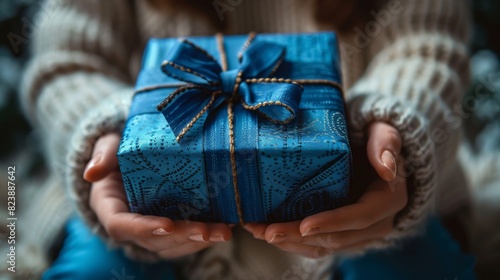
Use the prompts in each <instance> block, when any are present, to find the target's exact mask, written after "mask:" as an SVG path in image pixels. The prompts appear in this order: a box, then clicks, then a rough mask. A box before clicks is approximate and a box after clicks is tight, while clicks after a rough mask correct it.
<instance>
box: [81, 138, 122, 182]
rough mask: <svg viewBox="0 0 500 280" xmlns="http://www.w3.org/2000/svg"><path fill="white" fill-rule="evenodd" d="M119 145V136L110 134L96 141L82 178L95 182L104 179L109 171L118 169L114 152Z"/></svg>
mask: <svg viewBox="0 0 500 280" xmlns="http://www.w3.org/2000/svg"><path fill="white" fill-rule="evenodd" d="M119 144H120V135H118V134H116V133H111V134H107V135H104V136H102V137H101V138H99V139H98V140H97V142H96V143H95V145H94V151H93V152H92V158H91V159H90V161H89V162H88V164H87V167H86V168H85V171H84V173H83V178H84V179H85V180H87V181H89V182H95V181H98V180H101V179H102V178H104V177H105V176H106V175H107V174H109V173H110V172H111V171H113V170H115V169H116V168H118V159H117V158H116V152H117V151H118V145H119Z"/></svg>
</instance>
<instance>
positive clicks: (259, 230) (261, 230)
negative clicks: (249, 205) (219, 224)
mask: <svg viewBox="0 0 500 280" xmlns="http://www.w3.org/2000/svg"><path fill="white" fill-rule="evenodd" d="M268 226H269V225H268V224H261V223H247V224H245V225H243V228H244V229H245V230H247V231H248V232H250V233H251V234H253V237H254V238H256V239H260V240H264V239H265V238H266V237H265V233H266V229H267V227H268Z"/></svg>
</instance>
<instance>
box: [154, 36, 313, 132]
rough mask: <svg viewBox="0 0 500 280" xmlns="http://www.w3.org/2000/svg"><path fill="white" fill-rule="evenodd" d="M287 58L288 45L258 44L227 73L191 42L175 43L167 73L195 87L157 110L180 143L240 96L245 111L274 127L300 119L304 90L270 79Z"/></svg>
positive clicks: (170, 98) (165, 68)
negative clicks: (198, 123) (208, 116)
mask: <svg viewBox="0 0 500 280" xmlns="http://www.w3.org/2000/svg"><path fill="white" fill-rule="evenodd" d="M284 57H285V47H284V46H282V45H279V44H276V43H271V42H266V41H260V40H253V41H252V42H251V43H250V45H249V46H248V48H247V49H246V50H245V51H244V53H243V54H242V60H241V63H240V65H239V66H238V67H237V68H236V69H233V70H228V71H222V67H221V66H220V65H219V63H218V62H217V60H215V58H213V57H212V56H211V55H210V54H208V53H207V52H206V51H205V50H203V49H201V48H200V47H198V46H196V45H195V44H193V43H192V42H190V41H188V40H181V41H179V42H177V44H175V45H174V46H173V47H172V49H171V50H170V52H169V53H168V55H167V57H166V60H165V61H164V62H163V64H162V70H163V72H164V73H165V74H167V75H169V76H171V77H173V78H176V79H178V80H181V81H185V82H188V83H190V85H187V86H184V87H181V88H179V89H177V90H175V91H174V92H173V93H171V94H170V95H169V96H168V97H167V98H166V99H165V100H164V101H163V102H161V103H160V104H159V105H158V106H157V108H158V110H159V111H161V112H162V114H163V115H164V116H165V119H166V120H167V122H168V124H169V125H170V127H171V128H172V131H173V132H174V134H175V135H176V137H177V141H180V139H181V138H182V137H183V136H184V134H185V133H186V132H187V131H188V130H189V129H190V128H191V127H192V126H193V124H194V123H195V122H196V121H197V120H198V119H199V118H200V117H201V116H202V115H203V114H205V113H207V112H210V110H211V109H213V108H216V107H217V106H219V105H220V104H221V103H223V102H224V100H228V99H229V98H230V97H231V96H232V95H234V94H239V95H240V96H241V97H242V98H241V102H242V105H243V107H244V108H246V109H247V110H252V111H258V112H259V113H261V114H262V115H263V116H265V117H266V118H268V119H270V120H271V121H273V122H275V123H280V124H285V123H288V122H290V121H291V120H292V119H293V118H294V117H295V112H296V111H297V110H298V108H299V103H300V98H301V94H302V91H303V88H302V86H300V85H299V84H297V83H295V82H292V81H291V80H285V79H276V78H272V79H271V78H267V77H269V76H270V75H272V74H273V73H274V72H275V70H276V69H277V68H278V67H279V65H280V64H281V62H282V61H283V58H284Z"/></svg>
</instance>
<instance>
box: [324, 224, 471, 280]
mask: <svg viewBox="0 0 500 280" xmlns="http://www.w3.org/2000/svg"><path fill="white" fill-rule="evenodd" d="M474 263H475V258H474V257H472V256H469V255H466V254H464V253H462V252H461V251H460V247H459V245H458V244H457V243H456V241H455V240H453V238H452V237H451V236H450V235H449V233H448V232H447V231H446V230H445V229H444V227H443V226H442V225H441V223H440V221H439V220H438V219H437V218H432V219H430V220H429V224H428V226H427V229H426V232H425V234H424V235H423V236H420V237H416V238H412V239H409V240H406V241H404V242H403V243H402V244H401V246H400V247H398V248H397V249H391V250H385V251H373V252H369V253H367V254H366V255H363V256H361V257H357V258H346V259H344V260H342V261H340V263H339V266H338V269H339V270H340V271H339V272H340V274H341V277H340V279H342V280H365V279H370V280H379V279H380V280H401V279H404V280H422V279H428V280H434V279H435V280H446V279H448V280H472V279H476V277H475V274H474ZM334 280H339V279H338V278H337V277H334Z"/></svg>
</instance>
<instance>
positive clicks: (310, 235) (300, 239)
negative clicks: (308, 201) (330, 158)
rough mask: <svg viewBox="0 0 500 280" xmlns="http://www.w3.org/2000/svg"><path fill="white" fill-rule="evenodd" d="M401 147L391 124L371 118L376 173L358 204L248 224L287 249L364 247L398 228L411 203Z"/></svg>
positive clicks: (312, 251) (370, 152)
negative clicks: (399, 167) (296, 218)
mask: <svg viewBox="0 0 500 280" xmlns="http://www.w3.org/2000/svg"><path fill="white" fill-rule="evenodd" d="M400 151H401V136H400V134H399V132H398V131H397V130H396V129H395V128H394V127H392V126H390V125H388V124H386V123H383V122H375V123H372V124H371V125H370V126H369V127H368V143H367V146H366V152H367V158H368V161H369V163H370V165H371V166H372V167H373V169H374V170H375V171H376V174H377V176H376V177H377V178H373V179H372V180H370V181H371V182H370V183H369V184H368V186H367V189H366V191H365V192H364V194H363V195H362V196H361V197H360V198H359V200H358V201H357V202H356V203H354V204H351V205H347V206H344V207H340V208H337V209H334V210H330V211H325V212H321V213H318V214H315V215H312V216H309V217H307V218H305V219H304V220H302V221H294V222H287V223H275V224H246V225H245V229H246V230H248V231H249V232H251V233H252V234H253V235H254V237H255V238H257V239H262V240H266V241H267V242H268V243H270V244H273V245H274V246H276V247H278V248H280V249H281V250H283V251H287V252H290V253H296V254H300V255H303V256H306V257H311V258H319V257H323V256H325V255H330V254H334V253H338V252H352V251H359V250H362V249H363V248H365V247H366V246H367V245H368V244H370V243H372V242H373V241H375V240H379V239H382V238H384V237H386V236H387V235H388V234H389V233H391V232H392V231H393V230H394V219H395V217H396V214H397V213H398V212H399V211H401V210H402V209H403V208H404V207H405V206H406V204H407V201H408V197H407V189H406V179H405V178H403V177H402V176H400V175H398V174H397V166H396V159H397V158H398V156H399V154H400ZM354 160H355V163H356V157H355V158H354ZM358 176H359V173H358ZM362 176H364V174H363V175H362ZM353 181H356V180H353ZM351 187H360V186H351Z"/></svg>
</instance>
